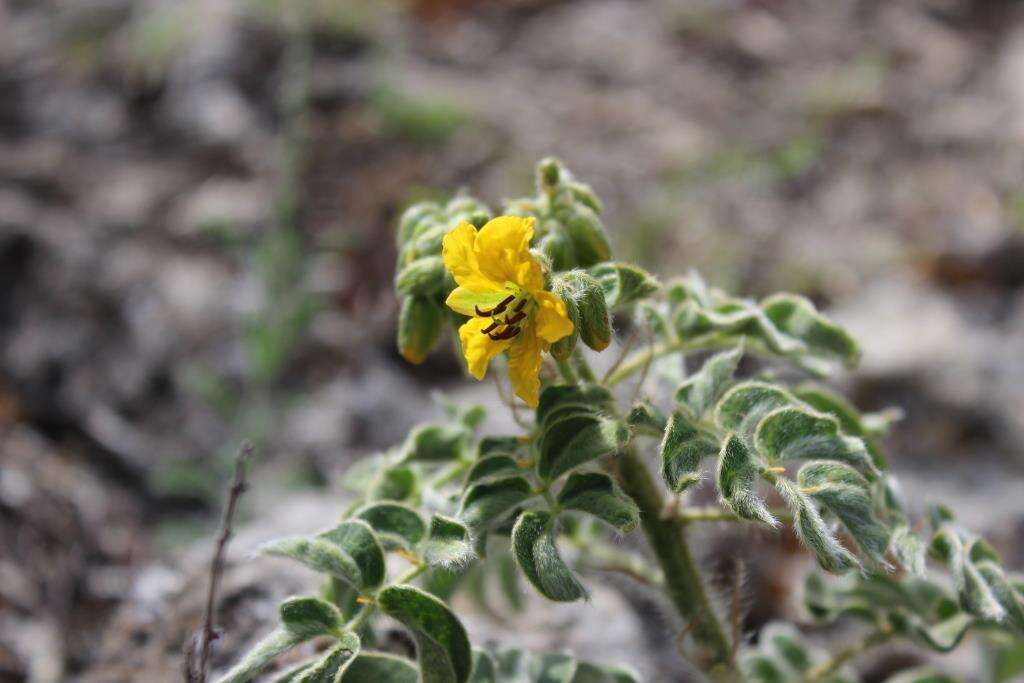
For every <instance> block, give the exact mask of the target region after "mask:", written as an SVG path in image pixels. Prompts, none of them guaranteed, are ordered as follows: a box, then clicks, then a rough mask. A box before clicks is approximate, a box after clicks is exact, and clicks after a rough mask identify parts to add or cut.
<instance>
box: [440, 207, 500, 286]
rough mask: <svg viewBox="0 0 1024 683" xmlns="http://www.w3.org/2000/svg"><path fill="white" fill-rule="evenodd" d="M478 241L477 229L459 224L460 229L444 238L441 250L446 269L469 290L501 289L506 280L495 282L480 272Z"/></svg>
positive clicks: (465, 224) (467, 224)
mask: <svg viewBox="0 0 1024 683" xmlns="http://www.w3.org/2000/svg"><path fill="white" fill-rule="evenodd" d="M477 239H478V233H477V231H476V228H474V227H473V226H472V225H470V224H469V223H459V225H458V227H456V228H455V229H454V230H452V231H451V232H449V233H448V234H447V235H445V236H444V241H443V242H442V249H441V256H442V258H443V259H444V267H445V268H447V269H448V271H449V272H450V273H451V274H452V277H454V278H455V281H456V282H457V283H459V284H460V285H461V286H463V287H466V288H467V289H471V290H475V291H479V292H486V291H490V290H494V289H501V287H502V284H503V283H504V282H505V281H504V280H499V281H498V282H495V281H493V280H491V279H490V278H488V277H487V276H486V275H484V274H483V273H482V272H480V263H479V259H478V258H477V249H476V242H477Z"/></svg>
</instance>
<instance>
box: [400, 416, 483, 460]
mask: <svg viewBox="0 0 1024 683" xmlns="http://www.w3.org/2000/svg"><path fill="white" fill-rule="evenodd" d="M468 438H469V434H468V433H467V431H466V430H465V428H463V427H461V426H453V425H436V424H427V425H420V426H418V427H416V429H414V430H413V431H412V432H411V433H410V434H409V438H408V439H407V440H406V442H405V447H404V450H405V456H404V458H403V461H404V462H412V461H416V462H447V461H449V460H456V459H458V458H459V456H460V455H461V454H462V449H463V448H464V447H465V443H466V441H467V439H468Z"/></svg>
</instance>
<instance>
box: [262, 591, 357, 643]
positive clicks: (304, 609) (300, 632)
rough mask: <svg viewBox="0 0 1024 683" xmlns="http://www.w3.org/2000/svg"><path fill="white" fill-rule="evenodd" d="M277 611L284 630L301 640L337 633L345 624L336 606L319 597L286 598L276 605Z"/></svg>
mask: <svg viewBox="0 0 1024 683" xmlns="http://www.w3.org/2000/svg"><path fill="white" fill-rule="evenodd" d="M278 613H279V614H280V616H281V623H282V624H283V625H284V628H285V630H286V631H288V632H289V633H291V634H292V635H294V636H296V637H298V638H300V639H302V640H307V639H309V638H313V637H314V636H322V635H339V634H340V633H341V628H342V626H344V624H345V621H344V619H343V618H342V616H341V613H340V612H339V611H338V608H337V607H335V606H334V605H332V604H331V603H329V602H325V601H324V600H320V599H319V598H311V597H296V598H288V599H287V600H285V601H284V602H282V603H281V605H280V606H279V607H278Z"/></svg>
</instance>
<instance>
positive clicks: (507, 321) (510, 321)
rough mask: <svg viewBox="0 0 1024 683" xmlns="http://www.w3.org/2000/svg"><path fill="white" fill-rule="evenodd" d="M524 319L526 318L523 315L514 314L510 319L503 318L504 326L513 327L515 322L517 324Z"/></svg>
mask: <svg viewBox="0 0 1024 683" xmlns="http://www.w3.org/2000/svg"><path fill="white" fill-rule="evenodd" d="M525 317H526V314H525V313H516V314H515V315H514V316H512V317H511V318H505V324H506V325H515V324H516V323H517V322H519V321H520V320H522V319H523V318H525Z"/></svg>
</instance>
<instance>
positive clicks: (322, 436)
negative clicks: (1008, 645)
mask: <svg viewBox="0 0 1024 683" xmlns="http://www.w3.org/2000/svg"><path fill="white" fill-rule="evenodd" d="M549 154H553V155H556V156H558V157H560V158H561V159H563V160H564V161H565V163H566V164H567V165H568V166H569V168H571V169H572V170H573V171H574V173H575V174H576V175H577V176H578V177H579V178H580V179H581V180H583V181H585V182H589V183H591V184H592V185H593V187H594V188H595V190H596V191H597V193H598V195H599V196H600V197H601V198H602V200H603V201H604V202H605V205H606V214H605V219H606V224H607V225H608V227H609V230H610V231H611V233H612V237H613V241H614V243H615V246H616V255H617V256H618V257H619V258H622V259H631V260H636V261H638V262H639V263H641V264H642V265H644V266H645V267H647V268H649V269H650V270H652V272H654V273H656V274H658V275H659V276H661V277H663V278H666V279H667V278H668V277H670V276H672V275H681V274H683V273H684V272H686V270H688V269H689V268H691V267H696V268H698V269H699V270H700V271H701V272H702V273H703V274H704V276H705V277H706V278H707V279H708V280H709V281H710V282H711V283H712V284H715V285H717V286H721V287H725V288H728V289H730V290H732V291H736V292H738V293H743V294H746V295H750V296H762V295H765V294H768V293H771V292H773V291H776V290H779V289H785V290H791V291H796V292H801V293H804V294H807V295H808V296H811V297H812V298H813V299H814V300H815V302H816V303H817V304H818V305H819V306H820V307H823V308H825V309H826V310H827V311H828V312H829V314H831V315H833V316H835V317H836V318H837V319H839V320H840V321H841V322H843V323H845V324H847V325H848V326H849V327H850V329H851V330H852V331H853V333H854V334H855V336H857V337H858V338H859V340H860V341H861V343H862V345H863V347H864V362H863V364H862V366H861V368H860V369H859V370H857V371H856V372H855V373H853V374H851V375H849V376H845V377H839V378H837V380H836V383H837V386H840V387H842V388H844V389H845V390H847V391H849V392H851V395H852V396H853V397H854V398H855V400H856V401H857V402H858V404H859V405H861V406H862V407H863V408H865V409H869V410H873V409H880V408H884V407H887V406H892V405H897V406H900V407H902V408H903V409H904V410H905V411H906V417H905V419H904V420H903V422H902V423H900V424H899V425H898V426H897V428H896V429H895V432H894V435H893V437H892V438H891V439H890V440H889V444H888V446H889V452H890V458H891V461H892V463H893V467H894V469H895V471H896V472H897V474H898V475H899V476H900V478H901V480H902V482H903V486H904V488H905V489H906V490H907V493H908V497H909V498H910V500H912V501H913V502H914V504H915V505H916V506H917V508H916V509H917V511H920V509H921V506H923V504H924V503H925V502H926V501H928V500H929V499H935V498H944V499H946V500H948V501H950V502H951V503H952V505H953V506H954V507H955V508H956V509H957V511H958V514H959V516H960V519H961V520H962V521H963V522H964V523H965V524H966V525H968V526H970V527H972V528H974V529H976V530H978V531H980V532H983V533H984V534H986V535H987V536H988V537H989V538H990V539H991V540H992V542H993V543H994V545H995V546H996V547H997V548H999V549H1000V550H1001V551H1002V552H1003V553H1004V557H1005V559H1006V564H1007V566H1009V567H1013V568H1017V569H1020V568H1021V567H1024V543H1022V541H1024V495H1022V493H1024V445H1022V444H1024V182H1022V180H1024V6H1022V4H1021V3H1018V2H1013V1H1010V0H973V1H972V0H907V1H905V2H883V1H877V0H876V1H868V0H864V1H860V2H854V1H852V0H843V1H834V2H824V1H819V0H728V1H721V0H719V1H713V0H691V1H687V2H684V1H681V0H677V1H673V0H647V1H640V0H506V1H504V2H501V1H498V0H492V1H486V0H409V1H407V2H397V1H395V2H391V1H388V0H308V2H306V3H300V2H296V1H294V0H166V1H161V0H74V1H73V2H71V1H68V2H54V1H50V0H0V681H33V682H50V681H64V680H83V681H142V680H145V681H165V680H166V681H176V680H180V677H181V674H180V671H181V651H182V647H183V643H184V642H185V639H186V637H187V635H188V634H189V633H191V632H192V631H193V630H194V629H195V628H196V627H197V626H198V625H199V623H200V618H201V609H202V599H203V592H204V590H205V585H204V582H205V572H206V568H205V563H206V562H207V561H208V557H209V554H210V550H211V545H212V535H213V530H214V528H215V524H216V523H215V518H216V515H217V512H218V509H219V505H220V500H221V494H222V491H223V489H224V486H225V482H226V479H227V476H228V473H229V472H230V468H231V457H232V453H233V451H234V450H235V448H236V447H237V444H238V442H239V441H240V439H242V438H243V437H245V438H249V439H251V440H252V441H253V442H254V443H255V444H256V445H257V453H258V455H257V458H256V459H255V461H254V462H253V470H252V478H253V489H252V491H251V492H250V493H249V494H248V495H247V497H246V498H245V499H244V503H243V509H242V521H241V528H240V530H239V535H238V537H237V538H236V539H235V541H234V542H233V545H232V553H231V556H232V557H233V558H238V559H244V558H245V557H247V555H248V554H249V553H250V552H251V551H252V549H253V548H254V547H255V545H256V543H257V542H258V541H259V540H262V539H265V538H269V537H275V536H280V535H282V534H283V533H291V532H308V531H310V530H311V529H310V528H309V524H310V520H312V519H317V518H322V517H324V516H325V515H326V516H328V517H330V516H332V515H335V514H337V513H338V512H340V511H341V510H342V509H343V507H344V502H345V493H344V491H343V490H342V489H341V488H340V487H339V486H338V484H337V481H338V478H339V475H340V473H341V472H343V471H344V469H345V467H346V466H347V465H348V464H349V463H351V462H353V461H354V460H356V459H358V458H360V457H361V456H364V455H367V454H371V453H374V452H377V451H379V450H380V449H383V448H386V447H388V446H390V445H393V444H395V443H396V442H398V441H399V440H401V439H402V438H403V437H404V435H405V433H406V431H407V430H408V428H409V427H410V426H411V425H412V424H414V423H415V422H416V421H417V420H422V419H425V418H429V417H432V416H436V415H437V411H438V408H437V406H436V404H435V402H434V400H433V399H432V398H431V392H432V391H433V390H434V389H437V388H441V389H443V390H444V391H445V392H447V393H448V394H449V395H451V396H454V397H456V398H466V399H470V400H478V401H481V402H485V403H489V404H491V405H495V406H497V405H498V404H497V403H496V401H495V399H494V391H493V386H492V385H490V384H489V383H488V384H482V385H472V386H471V385H470V383H468V382H467V381H466V380H465V378H464V377H463V375H462V371H461V369H460V365H459V363H458V361H457V359H456V358H455V357H454V355H453V354H452V353H451V352H450V350H449V349H448V348H447V347H445V348H443V349H442V350H441V351H439V352H437V353H436V354H434V355H433V356H431V357H430V358H429V359H428V361H427V362H426V363H425V364H424V365H421V366H416V367H414V366H410V365H408V364H406V363H405V362H404V361H402V359H401V358H400V356H399V355H398V354H397V351H396V348H395V342H394V331H395V316H396V302H395V298H394V295H393V292H392V277H393V274H394V273H393V268H394V259H395V253H394V237H393V235H394V228H395V224H396V219H397V216H398V214H399V213H400V212H401V210H402V209H403V208H404V207H405V206H407V205H408V204H409V203H411V202H413V201H416V200H419V199H424V198H444V197H446V196H448V195H450V193H451V192H453V191H455V190H457V189H459V188H465V189H466V190H467V191H469V192H471V193H473V194H474V195H476V196H478V197H480V198H481V199H483V200H484V201H486V202H488V203H489V204H490V205H491V206H492V207H494V208H495V209H498V208H499V207H500V205H501V201H502V200H504V199H507V198H511V197H516V196H520V195H525V194H531V193H532V183H533V180H532V173H533V168H534V165H535V163H536V162H537V160H538V159H540V158H541V157H543V156H545V155H549ZM442 346H445V345H442ZM501 412H502V411H501V410H500V409H497V410H494V411H492V413H494V414H497V415H496V416H495V417H493V418H492V419H493V420H500V419H502V415H501ZM495 424H500V422H496V423H495ZM750 536H756V537H757V541H758V543H757V544H756V545H757V547H758V548H760V550H759V551H758V552H759V553H760V554H759V555H756V556H750V557H747V558H746V561H747V563H748V566H749V570H748V579H747V583H746V586H745V587H744V591H743V599H744V601H745V604H746V606H747V611H746V614H747V617H746V622H745V627H746V628H748V629H750V630H751V631H756V629H757V628H758V627H759V626H760V625H762V624H763V623H765V621H767V620H769V619H772V618H791V619H795V620H801V619H803V615H802V613H801V612H800V611H799V609H798V606H797V602H798V598H799V595H798V594H797V593H798V588H797V587H798V585H799V583H800V582H799V577H800V576H801V575H802V573H803V572H804V571H805V570H806V569H807V564H806V560H805V558H804V557H803V555H802V553H801V552H800V551H799V549H798V548H797V546H796V544H795V542H794V541H793V540H792V539H790V538H787V536H786V535H785V534H780V535H769V536H765V535H763V534H756V533H755V532H749V531H743V530H735V529H726V528H718V529H715V528H712V529H709V530H708V531H707V536H706V538H707V540H706V542H705V541H701V542H700V544H699V545H700V546H701V548H700V549H701V552H702V554H703V555H704V556H705V563H706V566H707V567H708V568H709V569H710V570H711V573H712V574H713V575H714V573H715V570H716V569H717V568H719V567H720V566H724V567H728V566H730V565H729V564H728V563H729V562H731V561H732V559H733V558H734V557H735V556H737V555H743V554H745V553H746V554H750V551H749V547H750V545H751V544H750V543H749V542H748V540H749V538H748V537H750ZM311 581H312V576H311V575H309V576H307V575H305V574H304V573H302V572H295V571H294V570H292V569H291V567H289V566H286V565H285V563H278V562H275V561H271V560H259V561H254V562H246V563H241V564H237V563H236V564H233V565H232V568H231V570H230V571H229V572H228V574H227V576H226V578H225V585H224V592H223V596H224V603H223V607H222V618H221V623H222V624H223V625H224V626H225V627H226V628H227V633H226V634H225V636H224V637H223V638H222V639H221V641H220V642H219V643H218V645H217V648H216V654H215V658H214V663H215V665H216V666H223V665H224V664H225V663H226V662H228V661H229V660H231V659H233V658H234V656H235V655H236V654H237V653H238V652H239V651H240V650H241V648H243V647H244V646H245V645H247V644H249V643H251V642H252V641H253V639H254V638H255V637H258V636H259V635H261V634H263V633H265V632H266V631H267V630H268V629H269V628H271V627H272V624H273V621H274V615H275V605H276V600H277V599H279V598H280V597H282V596H283V595H286V594H289V593H293V592H298V591H309V590H311V589H312V588H313V586H312V585H311V583H310V582H311ZM590 583H591V584H594V585H595V593H594V598H593V600H592V602H591V603H588V604H581V605H570V606H565V607H564V608H563V607H562V606H559V607H558V608H557V609H544V610H538V609H533V610H529V609H528V610H527V611H526V612H525V613H523V614H519V615H513V616H511V617H508V618H507V619H506V620H504V621H495V620H493V619H488V618H487V617H486V616H485V615H484V614H480V613H479V612H474V608H473V607H472V606H470V607H467V617H466V620H467V622H470V627H471V633H473V634H474V637H476V638H478V639H480V638H493V639H495V641H496V642H499V643H502V644H505V645H517V646H526V647H534V648H538V649H545V650H559V649H562V648H567V647H568V648H573V649H575V650H576V651H577V652H578V653H579V654H580V655H581V656H584V657H589V658H591V659H596V660H598V661H605V662H615V661H626V662H631V663H633V664H634V665H636V666H638V667H639V668H640V669H641V671H642V672H643V673H644V674H646V675H647V676H648V677H649V679H650V680H655V681H662V680H664V681H688V680H696V679H695V678H694V677H693V675H692V673H691V672H689V670H688V669H687V667H686V664H685V662H683V660H682V659H681V658H680V657H679V655H678V654H677V653H676V650H675V647H674V644H673V634H672V628H673V627H672V624H670V623H669V622H667V621H666V620H665V619H663V618H662V617H661V616H660V612H659V611H658V610H657V609H655V606H654V605H653V604H652V602H651V597H650V596H649V595H646V594H644V593H643V592H642V591H638V590H637V589H636V588H634V587H631V586H630V584H629V582H628V581H625V580H622V579H621V578H619V577H604V578H602V577H595V578H592V579H591V580H590ZM531 604H532V603H531ZM828 635H829V634H828V633H824V634H822V637H826V636H828ZM978 656H981V657H984V656H985V655H984V654H982V655H978V654H977V653H975V654H966V655H965V654H960V655H957V656H954V657H947V658H944V659H942V660H939V661H940V664H939V665H940V667H942V668H943V670H948V671H950V672H959V673H962V674H963V675H964V676H965V677H966V679H967V680H982V679H981V678H978V676H980V675H981V674H980V673H979V671H980V669H979V667H978V666H977V661H978V660H977V657H978ZM972 657H973V659H972ZM914 661H917V660H915V659H914V655H912V654H911V651H910V650H909V649H906V648H901V647H900V646H898V645H897V646H894V647H892V648H889V649H887V650H885V651H883V654H882V655H881V656H880V657H878V658H875V659H872V660H869V661H867V662H865V669H864V672H865V676H866V678H865V680H868V681H871V680H878V679H879V678H880V677H882V676H883V675H884V674H885V673H887V672H889V671H892V670H894V669H895V668H899V666H906V665H907V664H908V663H913V662H914ZM872 676H874V678H873V677H872Z"/></svg>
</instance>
